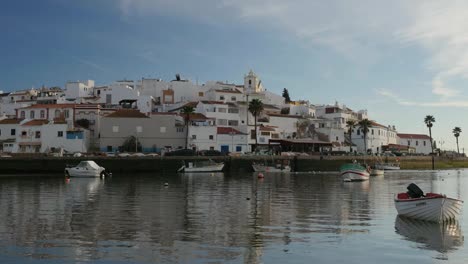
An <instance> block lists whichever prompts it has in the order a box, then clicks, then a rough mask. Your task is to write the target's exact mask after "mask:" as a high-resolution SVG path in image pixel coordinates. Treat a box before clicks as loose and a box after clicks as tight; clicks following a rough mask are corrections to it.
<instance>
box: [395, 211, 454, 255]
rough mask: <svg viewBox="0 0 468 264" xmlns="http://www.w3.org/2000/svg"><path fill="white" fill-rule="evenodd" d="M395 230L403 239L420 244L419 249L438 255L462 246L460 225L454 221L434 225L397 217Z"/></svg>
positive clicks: (433, 223)
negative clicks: (433, 251) (428, 250)
mask: <svg viewBox="0 0 468 264" xmlns="http://www.w3.org/2000/svg"><path fill="white" fill-rule="evenodd" d="M395 230H396V232H397V233H398V234H400V235H402V236H404V237H405V239H407V240H410V241H413V242H417V243H420V245H421V248H424V249H430V250H435V251H438V252H440V253H447V252H449V251H453V250H456V249H458V248H459V247H461V246H463V233H462V230H461V228H460V224H459V223H458V221H455V220H452V221H448V222H443V223H435V222H428V221H421V220H416V219H411V218H406V217H402V216H397V217H396V219H395Z"/></svg>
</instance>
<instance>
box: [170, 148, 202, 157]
mask: <svg viewBox="0 0 468 264" xmlns="http://www.w3.org/2000/svg"><path fill="white" fill-rule="evenodd" d="M164 155H165V156H196V155H197V153H196V152H195V150H193V149H178V150H174V151H171V152H166V153H165V154H164Z"/></svg>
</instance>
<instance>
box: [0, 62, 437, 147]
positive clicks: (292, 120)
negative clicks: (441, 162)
mask: <svg viewBox="0 0 468 264" xmlns="http://www.w3.org/2000/svg"><path fill="white" fill-rule="evenodd" d="M253 100H255V101H260V102H261V103H262V106H263V107H262V111H261V112H259V114H258V115H257V116H254V115H253V114H252V112H251V111H249V103H250V102H252V101H253ZM187 108H188V109H192V110H193V111H191V113H186V112H184V111H186V109H187ZM0 114H1V117H0V151H1V152H2V153H3V154H18V153H40V154H51V153H58V152H63V153H108V154H111V153H114V154H115V153H123V152H129V153H145V154H148V153H152V154H155V155H158V154H162V153H167V152H171V151H175V150H179V149H191V150H194V151H197V152H200V151H210V150H211V151H219V153H223V154H225V153H231V154H234V155H241V154H245V153H250V152H261V151H263V152H267V151H269V152H270V153H281V152H291V153H308V154H314V153H315V154H318V153H321V154H323V153H349V152H351V153H354V154H359V153H368V154H382V153H389V152H399V153H414V154H429V153H431V143H430V142H431V141H430V137H429V136H427V135H424V134H410V133H399V132H398V130H397V127H396V126H395V125H394V124H380V123H379V122H378V121H376V120H373V119H372V117H371V116H370V115H368V113H367V111H366V110H357V111H356V110H353V109H350V108H348V107H347V106H346V105H344V104H342V103H339V102H335V103H332V104H313V103H311V102H310V101H308V100H291V99H290V98H289V91H288V90H287V89H286V88H285V89H284V90H283V94H282V95H279V94H275V93H273V92H271V91H269V90H267V88H266V87H264V86H263V84H262V80H261V79H260V77H259V76H258V75H257V74H255V73H254V72H253V71H252V70H250V71H249V72H248V73H247V74H246V75H245V76H244V83H243V84H233V83H228V82H220V81H208V82H206V83H205V84H201V85H199V84H198V83H193V82H191V81H190V80H186V79H183V78H182V77H181V76H180V75H179V74H176V76H175V79H174V80H171V81H164V80H161V79H146V78H143V79H141V80H136V81H134V80H119V81H116V82H114V83H111V84H108V85H103V86H97V85H95V82H94V81H93V80H86V81H73V82H67V83H66V84H65V87H64V88H63V89H62V88H60V87H50V88H48V87H42V88H39V89H34V88H32V89H27V90H16V91H12V92H4V93H1V94H0ZM364 119H368V120H370V127H369V131H368V133H367V136H366V137H364V135H363V133H362V132H363V131H362V130H361V129H360V128H359V126H358V125H357V123H358V122H359V121H361V120H364ZM349 121H351V123H353V122H354V123H355V124H356V126H354V127H352V128H351V133H349V132H350V127H349V125H348V124H349ZM366 148H367V149H366Z"/></svg>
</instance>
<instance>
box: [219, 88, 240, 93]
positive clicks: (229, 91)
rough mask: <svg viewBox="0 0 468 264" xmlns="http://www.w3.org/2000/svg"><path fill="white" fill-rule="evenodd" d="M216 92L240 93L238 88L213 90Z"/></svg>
mask: <svg viewBox="0 0 468 264" xmlns="http://www.w3.org/2000/svg"><path fill="white" fill-rule="evenodd" d="M215 91H216V92H218V93H235V94H241V92H240V91H239V90H237V89H236V90H215Z"/></svg>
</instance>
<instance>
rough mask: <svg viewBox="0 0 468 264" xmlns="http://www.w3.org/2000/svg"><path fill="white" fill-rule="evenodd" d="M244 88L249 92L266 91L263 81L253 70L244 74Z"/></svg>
mask: <svg viewBox="0 0 468 264" xmlns="http://www.w3.org/2000/svg"><path fill="white" fill-rule="evenodd" d="M244 89H245V91H246V92H247V93H260V92H263V91H265V90H264V89H263V86H262V81H261V80H260V79H259V78H258V76H257V75H256V74H255V73H254V72H253V71H252V70H250V71H249V74H247V75H244Z"/></svg>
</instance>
